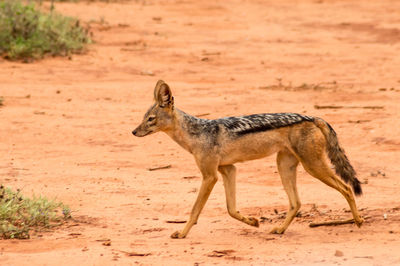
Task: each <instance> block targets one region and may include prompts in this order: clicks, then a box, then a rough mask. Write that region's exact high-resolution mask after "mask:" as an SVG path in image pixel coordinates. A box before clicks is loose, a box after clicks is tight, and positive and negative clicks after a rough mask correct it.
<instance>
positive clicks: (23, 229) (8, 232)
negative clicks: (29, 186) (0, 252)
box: [0, 186, 71, 239]
mask: <svg viewBox="0 0 400 266" xmlns="http://www.w3.org/2000/svg"><path fill="white" fill-rule="evenodd" d="M70 217H71V211H70V209H69V207H68V206H66V205H64V204H62V203H61V202H55V201H51V200H48V199H46V198H43V197H35V196H34V197H33V198H32V199H30V198H26V197H23V196H21V195H20V191H19V190H17V191H12V190H11V189H9V188H5V187H4V186H0V238H5V239H8V238H20V239H25V238H29V237H30V235H29V231H30V230H31V229H36V230H40V229H43V228H51V227H54V226H57V225H60V224H62V221H63V220H65V219H67V218H70Z"/></svg>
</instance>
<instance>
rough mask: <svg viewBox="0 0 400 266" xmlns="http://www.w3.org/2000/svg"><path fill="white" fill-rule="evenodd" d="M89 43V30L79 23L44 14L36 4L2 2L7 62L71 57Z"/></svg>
mask: <svg viewBox="0 0 400 266" xmlns="http://www.w3.org/2000/svg"><path fill="white" fill-rule="evenodd" d="M88 43H90V38H89V34H88V30H87V29H84V28H83V27H81V26H80V22H79V20H76V19H73V18H69V17H64V16H62V15H59V14H57V13H55V12H53V11H51V13H48V14H46V13H43V12H41V11H40V10H39V9H37V8H36V6H35V4H34V3H30V4H24V3H23V2H22V1H21V0H0V55H1V56H3V57H5V58H7V59H11V60H20V59H23V60H27V59H30V58H32V59H38V58H41V57H43V56H44V55H45V54H49V55H68V54H70V53H78V52H81V51H82V50H83V49H84V47H85V45H86V44H88Z"/></svg>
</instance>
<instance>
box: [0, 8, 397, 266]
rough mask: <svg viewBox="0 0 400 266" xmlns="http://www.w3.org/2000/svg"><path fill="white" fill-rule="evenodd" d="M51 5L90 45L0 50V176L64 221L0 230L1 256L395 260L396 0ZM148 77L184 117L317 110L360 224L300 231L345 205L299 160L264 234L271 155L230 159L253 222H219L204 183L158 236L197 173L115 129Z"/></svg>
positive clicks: (97, 261) (153, 143)
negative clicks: (343, 168)
mask: <svg viewBox="0 0 400 266" xmlns="http://www.w3.org/2000/svg"><path fill="white" fill-rule="evenodd" d="M56 8H57V10H58V11H59V12H61V13H63V14H67V15H73V16H77V17H79V18H80V19H81V20H82V22H90V23H91V26H92V32H93V34H94V36H93V39H94V40H95V43H94V44H93V45H91V46H90V48H89V51H88V52H87V53H86V54H84V55H74V56H72V58H70V60H69V59H68V58H47V59H45V60H42V61H39V62H35V63H31V64H23V63H17V62H8V61H4V60H3V61H0V66H1V71H0V96H3V97H4V106H3V107H1V108H0V121H1V129H0V140H1V141H0V155H1V157H0V180H1V183H2V184H5V185H7V186H10V187H12V188H21V189H22V190H23V192H24V193H25V194H27V195H30V194H33V193H35V194H36V195H38V194H41V195H45V196H47V197H50V198H54V197H56V198H57V199H58V200H61V201H63V202H64V203H66V204H69V205H70V206H71V208H72V210H73V211H74V212H73V217H74V218H75V221H70V222H68V223H67V224H66V225H65V226H63V227H61V228H59V229H57V230H55V231H51V232H41V233H34V234H33V235H32V238H31V239H30V240H1V241H0V264H1V265H117V264H118V265H128V264H143V265H149V264H158V265H160V264H161V265H193V264H200V265H210V264H231V263H232V264H233V263H234V264H239V265H272V264H279V265H292V264H303V265H305V264H307V265H309V264H340V265H395V264H397V265H399V264H400V167H399V159H400V156H399V151H400V138H399V136H400V120H399V118H400V117H399V113H400V76H399V70H400V56H399V55H400V16H399V10H400V2H399V1H394V0H393V1H389V0H385V1H272V0H271V1H176V0H175V1H172V0H171V1H151V0H150V1H127V2H125V3H119V4H107V3H102V2H94V3H85V2H80V3H64V4H61V3H60V4H57V7H56ZM160 78H162V79H164V80H165V81H167V82H168V83H169V84H170V86H171V88H172V89H173V93H174V95H175V103H176V105H177V106H178V108H180V109H182V110H185V111H186V112H188V113H191V114H193V115H203V117H205V118H217V117H222V116H231V115H242V114H251V113H261V112H286V111H288V112H298V113H303V114H307V115H313V116H318V117H322V118H324V119H325V120H327V121H329V122H330V123H331V124H332V125H333V126H334V128H335V129H336V131H337V132H338V135H339V137H340V140H341V143H342V145H343V147H345V149H346V151H347V154H348V156H349V158H350V159H351V161H352V163H353V165H354V167H355V168H356V170H357V171H358V176H359V179H360V180H361V181H362V182H364V183H366V184H364V185H363V189H364V195H363V196H362V197H359V198H357V204H358V208H359V209H360V210H361V214H362V215H363V216H365V217H367V219H366V222H365V224H364V225H363V226H362V227H361V228H357V227H356V226H355V225H343V226H336V227H318V228H309V226H308V224H309V222H311V221H324V220H329V219H339V218H340V219H347V218H350V217H351V214H350V213H349V212H348V209H349V208H348V205H347V203H346V202H345V200H344V198H343V197H342V196H341V195H340V194H339V193H338V192H337V191H334V190H333V189H331V188H329V187H327V186H325V185H324V184H322V183H320V182H319V181H318V180H316V179H314V178H312V177H311V176H309V175H308V174H306V173H305V171H304V170H303V169H302V168H301V167H299V175H298V187H299V193H300V197H301V199H302V203H303V205H302V209H301V214H302V215H301V217H298V218H296V219H295V220H294V221H293V223H292V225H291V226H290V227H289V229H288V230H287V232H286V233H285V234H284V235H272V234H269V233H268V232H269V230H270V229H271V228H272V227H273V226H274V225H276V224H279V223H281V222H282V221H283V216H284V212H285V211H286V210H287V208H288V200H287V196H286V194H285V192H284V190H283V188H282V186H281V184H280V178H279V176H278V174H277V171H276V165H275V157H274V156H271V157H269V158H266V159H263V160H258V161H252V162H246V163H243V164H238V165H237V167H238V171H239V172H238V184H237V190H238V191H237V201H238V204H237V205H238V208H239V210H240V211H241V212H242V213H244V214H245V215H252V216H256V217H266V219H264V222H263V223H261V226H260V228H253V227H249V226H247V225H245V224H243V223H240V222H238V221H236V220H233V219H232V218H231V217H229V215H228V214H227V211H226V209H225V196H224V192H223V186H222V182H218V183H217V185H216V186H215V189H214V191H213V193H212V195H211V197H210V199H209V201H208V203H207V204H206V207H205V209H204V211H203V212H202V215H201V217H200V220H199V223H198V224H197V225H196V226H195V227H193V229H192V231H191V232H190V234H189V235H188V237H187V238H186V239H182V240H175V239H170V238H169V236H170V234H171V233H172V232H174V231H176V230H178V229H181V228H182V227H183V224H174V223H167V221H170V220H186V219H187V218H188V216H189V212H190V210H191V207H192V204H193V202H194V200H195V197H196V192H197V189H198V187H199V185H200V182H201V179H200V174H199V171H198V169H197V168H196V166H195V163H194V160H193V159H192V156H191V155H190V154H189V153H187V152H185V151H184V150H183V149H181V148H180V147H179V146H178V145H177V144H176V143H174V142H173V141H172V140H171V139H169V138H168V136H167V135H165V134H163V133H158V134H155V135H152V136H149V137H146V138H135V137H133V136H132V134H131V131H132V129H134V128H135V127H136V125H137V124H138V123H140V121H141V119H142V116H143V114H144V112H145V111H146V109H147V107H148V106H150V104H151V102H152V93H153V87H154V85H155V83H156V81H157V80H158V79H160ZM315 105H320V106H321V105H322V106H324V105H334V106H343V107H344V108H339V109H331V108H329V109H318V108H316V107H315ZM349 107H354V108H349ZM365 107H367V108H365ZM371 107H376V108H371ZM169 164H170V165H171V168H169V169H164V170H158V171H148V170H147V169H148V168H150V167H157V166H164V165H169ZM314 204H315V206H314ZM275 210H276V211H277V212H278V213H277V214H276V212H275ZM384 214H386V215H387V219H384V218H383V215H384ZM107 244H111V245H107ZM135 255H145V256H135Z"/></svg>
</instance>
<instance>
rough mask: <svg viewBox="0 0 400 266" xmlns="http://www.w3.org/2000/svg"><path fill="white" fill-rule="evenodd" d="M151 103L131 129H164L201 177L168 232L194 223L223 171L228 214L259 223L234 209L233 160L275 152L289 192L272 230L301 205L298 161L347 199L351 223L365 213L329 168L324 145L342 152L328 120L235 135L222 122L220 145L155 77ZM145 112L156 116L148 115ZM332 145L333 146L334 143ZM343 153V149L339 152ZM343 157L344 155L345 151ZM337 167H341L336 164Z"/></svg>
mask: <svg viewBox="0 0 400 266" xmlns="http://www.w3.org/2000/svg"><path fill="white" fill-rule="evenodd" d="M154 99H155V104H154V105H153V106H152V107H151V108H150V109H149V111H148V112H147V113H146V115H145V117H144V119H143V122H142V123H141V124H140V125H139V126H138V127H137V128H136V129H135V130H134V131H133V134H134V135H136V136H140V137H142V136H146V135H148V134H151V133H154V132H157V131H163V132H165V133H167V134H168V135H169V136H170V137H171V138H172V139H173V140H175V141H176V142H177V143H178V144H179V145H181V146H182V147H183V148H184V149H186V150H188V151H189V152H190V153H192V154H193V156H194V158H195V161H196V163H197V166H198V167H199V169H200V171H201V173H202V176H203V181H202V184H201V187H200V190H199V194H198V196H197V199H196V202H195V204H194V206H193V209H192V211H191V215H190V219H189V221H188V222H187V224H186V226H185V227H184V229H183V230H182V231H180V232H179V231H177V232H175V233H173V234H172V235H171V237H172V238H184V237H185V236H186V235H187V234H188V232H189V231H190V229H191V228H192V226H193V225H194V224H196V223H197V220H198V217H199V215H200V212H201V210H202V209H203V207H204V205H205V203H206V201H207V199H208V197H209V195H210V193H211V191H212V189H213V187H214V185H215V183H216V182H217V179H218V174H217V173H218V172H220V174H221V175H222V178H223V182H224V187H225V194H226V202H227V209H228V213H229V215H230V216H232V217H233V218H235V219H237V220H239V221H242V222H244V223H246V224H249V225H252V226H256V227H258V226H259V222H258V220H257V219H256V218H254V217H246V216H243V215H242V214H240V213H239V212H238V211H237V209H236V168H235V166H234V164H235V163H237V162H243V161H247V160H254V159H259V158H263V157H266V156H269V155H271V154H273V153H277V154H278V155H277V165H278V170H279V174H280V176H281V179H282V184H283V187H284V189H285V191H286V193H287V195H288V197H289V205H290V208H289V211H288V213H287V215H286V219H285V221H284V222H283V223H282V224H281V225H280V226H278V227H275V228H273V229H272V230H271V232H272V233H278V234H282V233H284V232H285V230H286V229H287V227H288V226H289V224H290V223H291V222H292V220H293V218H294V217H295V216H296V214H297V212H298V210H299V209H300V205H301V203H300V200H299V196H298V193H297V187H296V168H297V166H298V164H299V162H300V163H301V164H302V165H303V167H304V169H305V170H306V171H307V172H308V173H309V174H311V175H312V176H314V177H315V178H317V179H319V180H321V181H322V182H323V183H325V184H327V185H328V186H330V187H332V188H334V189H336V190H338V191H339V192H340V193H341V194H342V195H343V196H344V197H345V198H346V200H347V202H348V204H349V206H350V209H351V211H352V214H353V217H354V220H355V223H356V224H357V225H358V226H360V225H361V224H362V223H363V219H362V218H361V217H360V215H359V214H358V211H357V208H356V204H355V200H354V196H353V192H352V190H351V188H350V187H349V186H348V185H347V184H345V183H344V182H343V181H342V180H341V179H340V178H338V176H337V175H335V173H334V172H333V171H332V170H331V168H330V164H329V163H328V160H327V159H328V158H327V150H328V151H329V149H331V150H332V149H333V148H334V147H336V146H337V150H336V151H335V152H336V153H335V154H336V155H338V154H339V155H338V156H339V157H340V156H341V157H340V158H343V156H342V155H341V152H343V151H342V150H341V149H340V147H339V145H338V143H337V139H335V141H336V142H334V144H329V141H333V140H332V138H334V137H335V136H333V135H332V133H330V132H329V128H327V125H325V124H323V123H324V122H321V121H322V120H321V121H320V120H318V119H316V120H315V121H314V122H308V121H305V122H301V123H298V124H294V125H290V126H285V127H281V128H277V129H273V130H268V131H264V132H257V133H251V134H247V135H243V136H241V137H238V138H232V137H230V136H229V134H228V133H229V132H228V131H227V129H226V128H224V127H223V126H219V130H218V137H217V139H216V142H217V144H218V145H211V144H210V138H209V136H208V135H207V134H193V132H192V131H193V130H194V129H192V128H190V123H187V122H186V121H185V114H184V113H183V112H181V111H179V110H177V109H175V108H174V104H173V97H172V93H171V90H170V89H169V87H168V85H167V84H166V83H164V82H163V81H159V82H158V83H157V85H156V88H155V90H154ZM149 117H154V119H150V120H151V121H149ZM332 145H334V146H332ZM343 155H344V153H343ZM346 159H347V157H346ZM339 168H340V167H339Z"/></svg>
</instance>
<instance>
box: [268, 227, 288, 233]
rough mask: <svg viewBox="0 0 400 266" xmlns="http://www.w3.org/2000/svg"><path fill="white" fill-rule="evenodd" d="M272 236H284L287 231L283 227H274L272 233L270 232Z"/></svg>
mask: <svg viewBox="0 0 400 266" xmlns="http://www.w3.org/2000/svg"><path fill="white" fill-rule="evenodd" d="M269 232H270V233H271V234H283V233H285V229H284V228H282V227H274V228H273V229H272V230H271V231H269Z"/></svg>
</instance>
